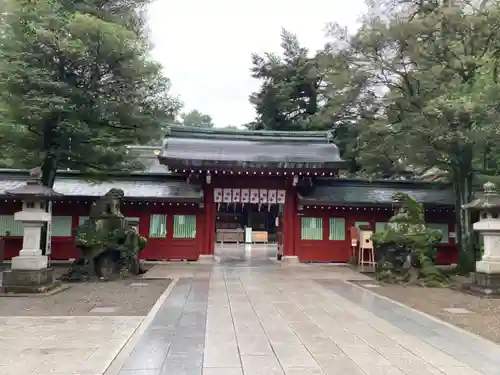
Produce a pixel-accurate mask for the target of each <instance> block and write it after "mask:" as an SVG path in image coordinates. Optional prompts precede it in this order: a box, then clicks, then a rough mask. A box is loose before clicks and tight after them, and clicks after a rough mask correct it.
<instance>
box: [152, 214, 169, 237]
mask: <svg viewBox="0 0 500 375" xmlns="http://www.w3.org/2000/svg"><path fill="white" fill-rule="evenodd" d="M149 237H150V238H166V237H167V215H151V216H150V217H149Z"/></svg>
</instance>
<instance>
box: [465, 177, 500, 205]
mask: <svg viewBox="0 0 500 375" xmlns="http://www.w3.org/2000/svg"><path fill="white" fill-rule="evenodd" d="M483 189H484V195H483V196H482V197H480V198H477V199H474V200H473V201H472V202H469V203H467V204H464V205H463V206H462V207H463V208H465V209H469V210H475V211H487V212H488V211H489V212H491V211H495V212H496V211H500V195H498V193H497V190H496V186H495V184H494V183H493V182H487V183H485V184H484V185H483Z"/></svg>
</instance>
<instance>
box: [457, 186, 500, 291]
mask: <svg viewBox="0 0 500 375" xmlns="http://www.w3.org/2000/svg"><path fill="white" fill-rule="evenodd" d="M463 208H464V209H467V210H471V211H479V221H478V222H476V223H474V225H473V228H474V230H475V231H477V232H479V234H480V235H482V236H483V238H484V254H483V256H482V258H481V260H480V261H478V262H476V272H475V273H473V274H472V282H471V284H469V285H468V287H469V289H470V290H471V291H472V292H476V293H479V294H483V295H500V196H499V195H498V194H497V192H496V187H495V184H493V183H492V182H487V183H485V184H484V196H483V197H481V198H478V199H475V200H473V201H472V202H470V203H467V204H465V205H464V206H463Z"/></svg>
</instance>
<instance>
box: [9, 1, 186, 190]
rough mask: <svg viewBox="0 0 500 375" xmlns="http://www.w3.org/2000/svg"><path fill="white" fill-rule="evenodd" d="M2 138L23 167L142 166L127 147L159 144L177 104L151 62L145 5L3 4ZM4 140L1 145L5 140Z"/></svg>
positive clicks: (50, 176)
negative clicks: (151, 143) (6, 140)
mask: <svg viewBox="0 0 500 375" xmlns="http://www.w3.org/2000/svg"><path fill="white" fill-rule="evenodd" d="M6 1H7V4H8V12H7V14H6V15H4V18H5V19H4V22H3V23H2V26H1V38H2V40H1V45H0V87H1V90H0V93H1V94H0V103H4V105H3V106H2V105H0V108H5V111H1V113H2V114H3V121H2V122H3V123H2V129H1V130H0V139H1V138H2V137H4V138H5V139H8V140H9V143H11V144H15V146H16V147H15V148H11V149H8V150H6V149H5V148H4V147H3V148H2V153H3V154H8V155H9V157H10V158H11V159H12V160H14V161H15V163H16V166H19V167H33V166H36V165H42V170H43V183H44V184H45V185H47V186H52V184H53V182H54V179H55V172H56V170H57V169H74V170H81V171H84V172H88V173H96V174H98V173H102V172H109V171H126V170H133V169H139V168H141V166H140V165H139V164H138V163H137V162H136V158H135V155H134V154H133V153H127V152H126V146H127V145H133V144H147V143H148V142H150V141H151V140H153V139H160V138H161V130H162V124H164V123H165V122H167V121H169V120H172V119H173V117H174V115H175V113H176V111H177V109H178V107H179V104H178V102H177V101H176V100H174V99H173V98H171V97H170V96H169V94H168V90H169V81H168V80H167V79H166V78H164V77H163V76H162V73H161V67H160V65H159V64H157V63H155V62H154V61H152V60H151V58H150V56H149V50H150V45H149V42H148V40H147V37H146V33H145V31H146V30H145V18H144V10H145V7H146V6H147V5H148V3H149V1H147V0H132V1H126V2H125V1H123V0H108V1H101V0H90V1H83V0H80V1H67V0H43V1H42V0H30V1H28V0H6ZM2 144H5V143H3V142H2Z"/></svg>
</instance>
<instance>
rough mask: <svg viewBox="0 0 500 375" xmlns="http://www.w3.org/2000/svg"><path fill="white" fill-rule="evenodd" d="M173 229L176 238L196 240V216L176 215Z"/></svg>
mask: <svg viewBox="0 0 500 375" xmlns="http://www.w3.org/2000/svg"><path fill="white" fill-rule="evenodd" d="M173 229H174V230H173V237H174V238H196V216H194V215H175V216H174V228H173Z"/></svg>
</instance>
